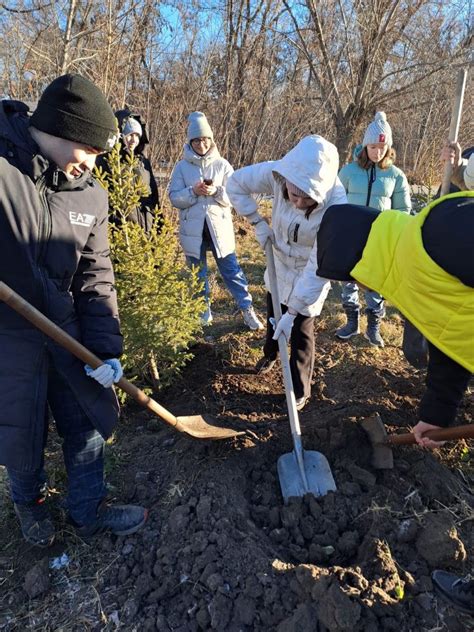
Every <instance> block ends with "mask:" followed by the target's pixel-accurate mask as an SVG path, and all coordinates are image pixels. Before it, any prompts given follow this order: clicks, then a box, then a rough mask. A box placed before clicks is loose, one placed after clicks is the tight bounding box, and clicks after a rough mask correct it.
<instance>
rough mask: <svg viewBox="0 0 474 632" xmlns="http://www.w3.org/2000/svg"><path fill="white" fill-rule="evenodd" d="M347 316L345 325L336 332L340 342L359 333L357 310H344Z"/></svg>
mask: <svg viewBox="0 0 474 632" xmlns="http://www.w3.org/2000/svg"><path fill="white" fill-rule="evenodd" d="M344 311H345V312H346V316H347V323H346V324H345V325H343V326H342V327H339V329H338V330H337V331H336V336H337V337H338V338H340V339H341V340H349V338H352V336H357V334H359V333H360V329H359V310H358V309H348V308H346V307H345V308H344Z"/></svg>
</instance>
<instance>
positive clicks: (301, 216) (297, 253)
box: [227, 135, 347, 410]
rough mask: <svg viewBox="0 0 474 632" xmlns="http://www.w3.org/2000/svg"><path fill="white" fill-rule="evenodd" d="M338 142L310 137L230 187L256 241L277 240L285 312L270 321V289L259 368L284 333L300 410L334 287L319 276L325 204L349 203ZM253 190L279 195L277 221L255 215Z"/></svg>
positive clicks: (267, 365)
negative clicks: (318, 322)
mask: <svg viewBox="0 0 474 632" xmlns="http://www.w3.org/2000/svg"><path fill="white" fill-rule="evenodd" d="M338 168H339V156H338V152H337V149H336V147H335V146H334V145H333V144H332V143H330V142H328V141H327V140H325V139H324V138H322V137H321V136H316V135H314V136H306V137H305V138H303V139H302V140H301V141H300V142H299V143H298V144H297V145H296V147H294V148H293V149H292V150H291V151H289V152H288V153H287V154H286V156H284V157H283V158H282V159H281V160H278V161H275V162H262V163H259V164H256V165H252V166H249V167H244V168H243V169H239V170H238V171H235V172H234V174H233V175H232V176H231V177H230V178H229V180H228V183H227V192H228V194H229V198H230V201H231V202H232V205H233V206H234V208H235V210H236V211H237V212H238V213H239V214H240V215H244V216H245V217H246V218H247V219H248V220H249V221H250V223H251V224H253V225H254V226H255V232H256V237H257V240H258V241H259V243H260V245H261V246H262V247H263V248H264V247H265V243H266V241H267V239H271V240H272V242H273V248H274V253H275V267H276V273H277V281H278V291H279V294H280V301H281V303H282V311H283V312H284V314H283V317H282V318H281V320H280V323H279V325H278V327H277V329H276V331H275V332H274V331H273V326H272V324H271V322H270V320H269V319H270V318H272V317H273V306H272V300H271V295H270V287H269V283H268V275H267V272H265V284H266V288H267V292H268V294H267V337H266V341H265V345H264V348H263V351H264V357H263V358H262V359H261V360H260V361H259V362H258V364H257V371H258V372H260V373H266V372H268V371H270V370H271V368H272V367H273V365H274V364H275V361H276V358H277V355H278V342H277V341H278V337H279V335H280V334H283V335H285V337H286V339H287V340H289V341H290V344H291V356H290V367H291V374H292V378H293V386H294V389H295V397H296V400H297V407H298V409H299V410H300V409H301V408H303V406H304V405H305V403H306V401H307V399H308V398H309V397H310V394H311V378H312V374H313V366H314V318H315V316H319V314H320V313H321V309H322V307H323V304H324V301H325V299H326V296H327V293H328V291H329V289H330V284H329V282H328V281H327V280H326V279H321V278H319V277H317V276H316V254H317V253H316V234H317V232H318V228H319V224H320V223H321V219H322V217H323V215H324V212H325V211H326V209H327V208H328V207H329V206H331V205H332V204H343V203H345V202H347V198H346V193H345V191H344V187H343V186H342V184H341V183H340V181H339V179H338V177H337V171H338ZM254 194H264V195H272V196H273V208H272V225H271V228H270V226H269V225H268V224H267V222H266V221H265V220H264V219H263V218H262V217H261V216H260V215H259V213H258V212H257V202H256V200H255V198H254Z"/></svg>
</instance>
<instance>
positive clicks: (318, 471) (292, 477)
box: [265, 239, 336, 503]
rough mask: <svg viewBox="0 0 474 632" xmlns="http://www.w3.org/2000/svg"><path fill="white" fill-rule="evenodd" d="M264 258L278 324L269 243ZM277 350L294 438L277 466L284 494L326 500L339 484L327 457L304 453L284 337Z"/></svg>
mask: <svg viewBox="0 0 474 632" xmlns="http://www.w3.org/2000/svg"><path fill="white" fill-rule="evenodd" d="M265 254H266V257H267V270H268V278H269V281H270V292H271V295H272V303H273V312H274V315H275V321H276V323H277V324H278V321H279V320H280V318H281V304H280V296H279V293H278V284H277V277H276V270H275V260H274V258H273V246H272V243H271V241H270V240H269V239H268V240H267V243H266V244H265ZM278 349H279V351H280V362H281V366H282V370H283V382H284V384H285V395H286V404H287V406H288V416H289V418H290V427H291V436H292V438H293V452H289V453H288V454H283V455H282V456H281V457H280V458H279V459H278V463H277V469H278V477H279V479H280V487H281V493H282V496H283V499H284V501H285V503H287V502H288V500H289V499H290V498H292V497H295V496H296V497H301V496H304V495H305V494H313V495H314V496H325V495H326V494H327V493H328V492H329V491H335V490H336V483H335V482H334V478H333V475H332V473H331V468H330V467H329V463H328V460H327V459H326V457H325V456H324V455H323V454H321V452H315V451H314V450H303V446H302V443H301V428H300V422H299V417H298V411H297V410H296V399H295V393H294V389H293V379H292V377H291V370H290V359H289V357H288V347H287V343H286V340H285V336H280V337H279V338H278Z"/></svg>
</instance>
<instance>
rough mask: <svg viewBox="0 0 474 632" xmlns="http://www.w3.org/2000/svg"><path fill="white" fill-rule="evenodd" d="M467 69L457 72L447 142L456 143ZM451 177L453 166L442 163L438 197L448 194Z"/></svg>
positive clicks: (447, 162)
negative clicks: (441, 181) (441, 180)
mask: <svg viewBox="0 0 474 632" xmlns="http://www.w3.org/2000/svg"><path fill="white" fill-rule="evenodd" d="M466 79H467V69H466V68H460V69H459V72H458V80H457V84H456V93H455V96H454V104H453V111H452V114H451V125H450V126H449V142H450V143H457V141H458V134H459V125H460V123H461V113H462V103H463V100H464V90H465V88H466ZM452 175H453V165H452V164H451V163H450V162H449V161H446V162H445V163H444V172H443V183H442V184H441V192H440V195H441V196H442V195H446V194H447V193H449V185H450V182H451V176H452Z"/></svg>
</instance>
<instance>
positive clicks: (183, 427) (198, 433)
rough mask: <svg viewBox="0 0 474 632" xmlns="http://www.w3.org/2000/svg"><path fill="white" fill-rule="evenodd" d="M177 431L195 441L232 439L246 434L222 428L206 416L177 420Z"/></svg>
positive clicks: (241, 431) (183, 417) (178, 418)
mask: <svg viewBox="0 0 474 632" xmlns="http://www.w3.org/2000/svg"><path fill="white" fill-rule="evenodd" d="M176 420H177V423H176V426H175V428H176V430H179V431H180V432H185V433H186V434H188V435H191V436H192V437H194V438H195V439H231V438H233V437H241V436H242V435H244V434H245V431H243V430H233V429H232V428H221V427H220V426H218V425H217V424H216V422H215V421H214V419H212V417H210V416H208V415H206V419H205V418H204V417H203V415H188V416H182V417H177V418H176Z"/></svg>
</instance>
